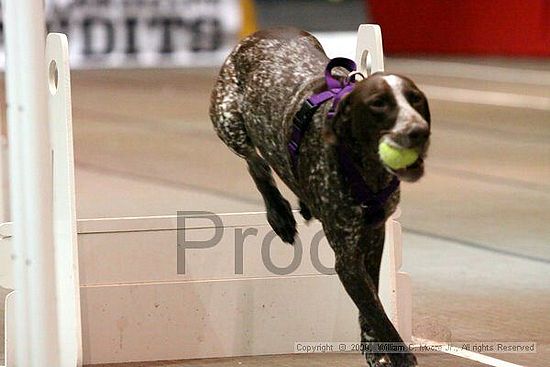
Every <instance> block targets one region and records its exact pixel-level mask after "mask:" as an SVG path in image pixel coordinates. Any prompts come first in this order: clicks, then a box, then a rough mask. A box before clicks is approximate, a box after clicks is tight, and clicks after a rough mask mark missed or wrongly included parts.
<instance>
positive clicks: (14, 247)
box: [3, 0, 81, 367]
mask: <svg viewBox="0 0 550 367" xmlns="http://www.w3.org/2000/svg"><path fill="white" fill-rule="evenodd" d="M3 5H4V6H3V12H4V14H3V17H4V29H5V35H6V37H5V38H6V89H7V105H8V111H7V114H8V133H9V146H10V147H9V156H10V162H9V163H10V164H9V177H10V203H11V218H12V220H13V227H12V230H13V240H12V243H11V260H12V268H13V282H14V288H15V292H14V293H13V294H11V295H10V297H9V298H8V300H7V305H8V307H7V309H6V314H7V316H8V318H9V320H8V323H7V335H6V340H7V347H6V362H7V365H9V366H17V367H26V366H33V367H34V366H63V367H65V366H66V367H69V366H76V365H79V364H80V360H81V343H80V335H81V328H80V307H79V305H80V299H79V296H78V295H79V284H78V261H77V252H76V218H75V206H74V172H73V155H72V154H73V153H72V152H73V147H72V133H71V131H70V118H71V112H70V84H69V83H70V79H69V67H68V49H67V41H66V38H65V37H64V36H62V35H51V36H50V37H49V40H48V50H47V55H46V42H45V39H46V37H45V14H44V1H43V0H4V1H3ZM48 75H49V76H48ZM48 86H49V88H48ZM50 138H52V139H53V140H51V139H50ZM52 143H53V144H54V145H57V147H58V149H56V151H58V152H59V153H60V154H58V155H57V156H55V157H54V153H55V152H54V151H52ZM52 158H53V160H52ZM54 162H55V165H54ZM54 171H55V172H54ZM54 175H55V176H56V185H53V177H54Z"/></svg>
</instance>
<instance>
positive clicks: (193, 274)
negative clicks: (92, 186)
mask: <svg viewBox="0 0 550 367" xmlns="http://www.w3.org/2000/svg"><path fill="white" fill-rule="evenodd" d="M219 218H220V219H221V221H222V225H223V234H222V236H221V239H220V241H219V243H218V244H217V245H216V246H214V247H211V248H201V249H188V250H187V251H186V261H185V262H186V269H185V270H186V274H181V275H178V274H177V220H176V216H167V217H146V218H110V219H94V220H80V221H79V223H78V232H79V235H78V243H79V265H80V282H81V308H82V328H83V353H84V354H83V357H84V360H83V362H84V363H85V364H93V363H110V362H131V361H153V360H171V359H192V358H211V357H227V356H240V355H260V354H277V353H292V352H293V350H294V343H295V342H299V341H358V339H359V328H358V325H357V309H356V307H355V305H353V303H352V302H351V300H350V299H349V297H348V296H347V294H346V293H345V291H344V289H343V287H342V286H341V284H340V282H339V280H338V277H337V276H336V275H325V274H321V273H320V272H319V271H318V270H317V269H316V268H315V267H314V266H313V264H312V260H311V256H310V243H311V240H312V238H313V237H314V236H315V234H317V233H318V232H319V231H320V230H321V226H320V224H319V223H318V222H312V223H311V224H309V225H305V224H303V219H301V218H300V217H298V216H297V217H296V219H297V221H298V223H300V224H299V226H298V227H299V228H298V230H299V232H300V239H301V246H302V249H303V251H302V254H303V255H302V259H301V261H300V263H299V265H298V266H297V268H296V270H295V271H293V272H292V273H290V274H286V275H275V274H273V273H272V272H270V271H269V270H268V268H267V267H266V266H265V265H264V262H265V261H262V240H263V239H264V238H265V236H266V235H267V234H268V232H270V231H271V228H270V227H269V225H268V224H267V221H266V219H265V214H264V213H244V214H243V213H239V214H226V215H220V216H219ZM214 227H216V226H215V225H214V224H213V223H212V222H211V221H209V220H205V219H195V220H188V221H187V222H186V225H185V228H186V229H185V235H186V240H188V241H190V240H207V239H209V238H211V237H212V236H213V233H214V230H215V228H214ZM247 228H252V229H256V230H257V231H258V234H257V235H256V236H250V237H247V238H246V239H245V240H244V244H243V256H242V260H243V261H242V274H235V273H236V272H235V259H236V257H235V243H236V241H235V233H236V231H244V230H246V229H247ZM0 231H1V232H2V237H3V239H2V245H6V244H7V243H6V242H9V238H10V226H9V224H8V225H6V224H5V225H3V226H2V227H0ZM180 234H181V232H180ZM387 237H388V236H387ZM180 242H181V241H180ZM294 251H295V249H294V247H292V246H290V245H288V244H284V243H282V242H281V241H280V240H279V239H278V238H274V239H273V240H272V241H271V245H270V259H271V261H272V264H273V265H275V266H277V267H280V268H283V267H286V266H288V265H289V264H291V263H292V261H293V259H294V256H295V255H294ZM386 252H387V251H386ZM318 254H319V259H320V261H321V263H322V264H323V265H324V266H325V267H329V268H331V267H333V264H334V256H333V253H332V250H331V249H330V247H329V246H328V243H327V241H326V239H324V238H323V240H322V241H321V243H320V246H319V251H318ZM386 256H387V255H385V257H386ZM239 258H240V257H239V256H237V262H239V261H238V259H239ZM387 273H389V270H387V269H383V270H382V279H381V282H382V284H381V290H385V291H386V292H389V293H391V292H392V290H391V289H388V287H390V281H389V279H388V277H387V276H386V274H387ZM381 293H382V294H381V296H382V299H383V302H384V303H385V304H386V305H388V304H390V303H388V302H389V301H388V300H387V299H385V297H384V294H383V293H385V292H382V291H381ZM386 309H388V307H386ZM388 311H389V312H388V314H389V315H393V314H394V313H395V312H392V310H389V309H388Z"/></svg>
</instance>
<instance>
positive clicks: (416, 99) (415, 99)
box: [406, 91, 422, 104]
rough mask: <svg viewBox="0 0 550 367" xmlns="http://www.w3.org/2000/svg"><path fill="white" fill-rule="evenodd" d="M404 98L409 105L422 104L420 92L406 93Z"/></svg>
mask: <svg viewBox="0 0 550 367" xmlns="http://www.w3.org/2000/svg"><path fill="white" fill-rule="evenodd" d="M406 97H407V100H408V101H409V103H410V104H417V103H420V102H422V95H421V94H420V92H417V91H409V92H407V95H406Z"/></svg>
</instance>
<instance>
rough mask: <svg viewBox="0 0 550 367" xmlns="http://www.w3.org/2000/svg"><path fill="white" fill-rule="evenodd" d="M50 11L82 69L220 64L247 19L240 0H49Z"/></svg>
mask: <svg viewBox="0 0 550 367" xmlns="http://www.w3.org/2000/svg"><path fill="white" fill-rule="evenodd" d="M46 14H47V28H48V31H49V32H61V33H65V34H67V36H68V38H69V50H70V57H71V66H72V67H76V68H104V67H106V68H109V67H124V68H134V67H175V66H211V65H218V64H220V63H221V62H223V59H224V57H225V56H226V55H227V53H228V52H229V51H230V49H231V48H232V47H233V45H234V44H235V43H236V42H237V37H238V34H239V31H240V29H241V24H242V15H241V8H240V1H239V0H46ZM0 30H1V31H2V34H1V42H0V49H1V56H0V63H1V65H2V66H3V65H4V36H3V30H4V28H3V26H2V27H0Z"/></svg>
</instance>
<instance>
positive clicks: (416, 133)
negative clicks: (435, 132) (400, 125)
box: [405, 126, 430, 147]
mask: <svg viewBox="0 0 550 367" xmlns="http://www.w3.org/2000/svg"><path fill="white" fill-rule="evenodd" d="M405 136H406V139H407V140H408V141H409V144H407V145H409V146H411V147H417V146H420V145H423V144H424V143H425V142H426V141H427V140H428V138H429V136H430V130H428V129H426V128H425V127H422V126H412V127H411V128H410V129H409V131H407V133H406V134H405Z"/></svg>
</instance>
